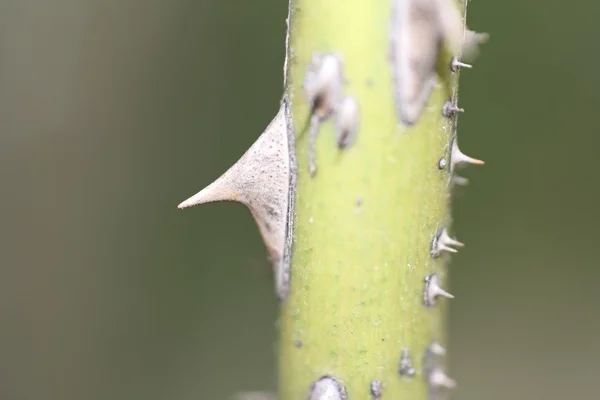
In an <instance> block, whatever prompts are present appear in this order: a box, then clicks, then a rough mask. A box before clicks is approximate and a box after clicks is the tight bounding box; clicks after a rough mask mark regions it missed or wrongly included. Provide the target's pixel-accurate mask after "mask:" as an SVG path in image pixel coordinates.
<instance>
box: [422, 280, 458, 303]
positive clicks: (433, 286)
mask: <svg viewBox="0 0 600 400" xmlns="http://www.w3.org/2000/svg"><path fill="white" fill-rule="evenodd" d="M424 281H425V289H424V291H423V304H424V305H425V306H426V307H432V306H434V305H435V303H436V298H437V297H438V296H443V297H447V298H449V299H453V298H454V296H453V295H451V294H450V293H448V292H446V291H445V290H444V289H442V288H441V287H440V285H439V278H438V276H437V274H430V275H427V276H426V277H425V279H424Z"/></svg>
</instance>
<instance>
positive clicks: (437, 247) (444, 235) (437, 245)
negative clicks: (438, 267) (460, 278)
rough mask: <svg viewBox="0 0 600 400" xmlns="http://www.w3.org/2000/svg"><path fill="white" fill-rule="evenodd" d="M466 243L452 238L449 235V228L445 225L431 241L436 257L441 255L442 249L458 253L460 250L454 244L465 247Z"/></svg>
mask: <svg viewBox="0 0 600 400" xmlns="http://www.w3.org/2000/svg"><path fill="white" fill-rule="evenodd" d="M464 245H465V244H464V243H462V242H459V241H458V240H455V239H452V238H451V237H450V236H449V235H448V230H447V229H446V228H445V227H444V228H442V229H441V230H440V232H439V233H438V234H437V235H436V236H435V237H434V238H433V240H432V241H431V256H432V257H434V258H436V257H439V256H440V254H441V253H442V251H447V252H450V253H456V252H457V251H458V250H456V249H455V248H453V247H452V246H454V247H464Z"/></svg>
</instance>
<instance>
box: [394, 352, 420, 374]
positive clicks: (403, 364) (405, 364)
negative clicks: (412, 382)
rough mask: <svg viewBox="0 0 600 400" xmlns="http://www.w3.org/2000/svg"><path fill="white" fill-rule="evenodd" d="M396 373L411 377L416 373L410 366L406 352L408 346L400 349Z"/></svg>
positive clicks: (410, 362)
mask: <svg viewBox="0 0 600 400" xmlns="http://www.w3.org/2000/svg"><path fill="white" fill-rule="evenodd" d="M398 373H399V374H400V376H407V377H413V376H415V374H416V371H415V369H414V368H413V366H412V360H411V359H410V354H409V353H408V348H407V347H405V348H403V349H402V355H401V356H400V363H399V365H398Z"/></svg>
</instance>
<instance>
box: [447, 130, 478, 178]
mask: <svg viewBox="0 0 600 400" xmlns="http://www.w3.org/2000/svg"><path fill="white" fill-rule="evenodd" d="M450 146H451V149H452V150H451V153H450V171H452V172H453V171H454V169H455V168H456V166H457V165H461V164H473V165H483V164H485V161H482V160H478V159H476V158H473V157H469V156H467V155H466V154H464V153H463V152H462V151H460V149H459V148H458V140H457V139H456V136H454V138H453V139H452V144H451V145H450Z"/></svg>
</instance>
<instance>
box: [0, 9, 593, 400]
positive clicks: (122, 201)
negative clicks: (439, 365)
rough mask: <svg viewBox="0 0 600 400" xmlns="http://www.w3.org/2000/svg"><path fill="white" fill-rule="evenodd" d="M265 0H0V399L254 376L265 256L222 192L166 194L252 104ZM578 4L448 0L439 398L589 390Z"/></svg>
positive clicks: (589, 206) (211, 394)
mask: <svg viewBox="0 0 600 400" xmlns="http://www.w3.org/2000/svg"><path fill="white" fill-rule="evenodd" d="M286 15H287V1H286V0H256V1H217V0H204V1H202V0H201V1H191V0H171V1H165V0H162V1H159V0H51V1H49V0H46V1H43V0H3V1H2V2H0V153H1V157H0V162H1V165H0V182H2V197H1V200H0V205H1V207H0V210H1V211H0V213H1V218H2V219H1V221H2V225H1V226H2V229H0V239H1V240H0V243H1V251H0V254H1V271H2V274H1V278H0V398H1V399H3V400H13V399H15V400H16V399H40V398H44V399H106V398H113V399H147V400H159V399H160V400H162V399H164V400H183V399H218V400H220V399H228V398H230V396H231V395H232V394H234V393H236V392H237V391H241V390H274V389H275V387H276V382H277V381H276V370H275V362H276V352H277V346H276V337H277V306H276V304H275V302H274V301H273V296H274V295H273V290H272V280H271V279H272V278H271V269H270V268H271V267H270V265H269V264H268V263H267V260H266V251H265V249H264V246H263V245H262V242H261V240H260V237H259V234H258V231H257V229H256V228H255V225H254V222H253V221H252V218H251V217H250V214H249V213H248V212H247V211H246V210H245V209H244V208H243V207H242V206H239V205H235V204H213V205H208V206H204V207H199V208H197V209H194V210H188V211H185V212H184V211H179V210H177V209H176V205H177V204H178V203H179V202H180V201H182V200H183V199H185V198H187V197H188V196H189V195H192V194H193V193H195V192H196V191H197V190H199V189H200V188H201V187H203V186H204V185H205V184H207V183H209V182H210V181H211V180H212V179H214V178H215V177H217V176H218V175H219V174H221V173H222V172H223V171H225V169H226V168H228V167H229V166H230V165H231V164H232V163H233V162H234V161H235V160H237V159H238V158H239V156H240V155H241V154H242V153H243V152H244V151H245V150H246V149H247V148H248V146H249V145H250V144H251V143H252V142H253V141H254V140H255V139H256V137H257V136H258V134H259V133H260V132H261V131H262V129H263V128H264V127H265V126H266V125H267V124H268V122H269V121H270V119H271V117H272V116H273V115H274V114H275V112H276V111H277V107H278V102H279V100H280V96H281V93H282V79H283V60H284V38H285V18H286ZM598 15H600V3H598V2H594V1H581V2H578V3H577V6H576V7H572V6H568V5H567V3H565V2H564V1H557V0H554V1H550V0H546V1H542V0H520V1H517V0H512V1H484V0H478V1H474V2H472V3H471V6H470V9H469V25H470V27H471V28H472V29H475V30H478V31H487V32H490V34H491V40H490V42H489V43H488V44H486V45H485V46H484V48H483V49H482V50H483V51H482V53H481V55H480V57H479V59H478V60H477V61H476V68H475V69H473V70H471V71H465V72H464V73H463V74H461V80H462V87H461V92H460V95H461V96H460V106H462V107H464V108H466V110H467V111H466V113H465V114H464V115H463V116H461V118H460V122H459V130H460V144H461V148H462V150H463V151H464V152H465V153H467V154H469V155H472V156H475V157H480V158H483V159H485V160H486V161H487V164H486V165H485V166H484V167H481V168H470V169H468V170H466V171H465V172H463V175H465V176H467V177H469V178H470V179H471V185H470V186H468V187H466V188H464V189H461V190H460V191H459V193H458V196H457V197H456V201H455V206H454V208H455V212H454V217H455V225H454V230H455V232H456V233H457V235H458V238H459V239H460V240H462V241H464V242H466V243H467V246H466V247H465V249H464V250H463V251H461V252H460V253H459V254H458V255H457V256H456V257H454V259H453V263H452V266H451V269H452V273H451V282H450V291H451V292H452V293H453V294H455V295H456V296H457V298H456V299H455V301H453V302H452V303H451V304H452V306H451V316H450V343H449V349H450V369H449V373H450V375H451V376H452V377H453V378H456V379H457V380H458V382H459V387H458V388H457V389H456V392H455V394H454V397H455V398H461V399H465V400H469V399H473V400H476V399H483V398H485V399H486V400H496V399H498V400H500V399H502V400H504V399H563V398H597V397H598V386H597V381H598V376H600V362H599V359H600V343H599V338H600V300H598V297H597V293H596V292H597V291H598V289H599V287H600V286H599V284H598V278H600V268H599V267H600V265H598V261H597V260H598V258H597V255H596V250H597V249H596V246H598V243H599V239H600V235H599V234H598V225H599V224H600V212H599V211H598V207H597V206H598V204H600V203H599V200H600V199H599V197H600V187H599V184H598V178H597V175H598V172H597V158H598V156H597V153H598V149H599V146H600V139H599V137H600V135H599V133H598V122H597V121H598V109H599V105H600V102H599V101H598V92H599V91H600V75H599V74H598V71H597V65H598V58H599V54H600V53H598V51H597V45H596V42H597V40H596V38H598V37H599V35H600V24H598V23H597V21H596V20H597V17H598Z"/></svg>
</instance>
